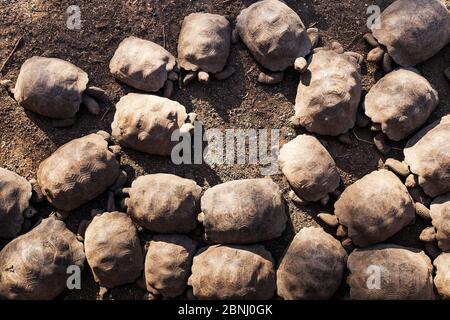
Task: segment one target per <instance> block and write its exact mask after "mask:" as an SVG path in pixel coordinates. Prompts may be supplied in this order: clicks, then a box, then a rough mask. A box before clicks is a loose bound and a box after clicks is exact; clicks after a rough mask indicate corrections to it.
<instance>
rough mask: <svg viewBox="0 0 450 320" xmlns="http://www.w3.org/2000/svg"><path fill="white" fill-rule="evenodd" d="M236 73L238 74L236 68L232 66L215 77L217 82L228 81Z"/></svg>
mask: <svg viewBox="0 0 450 320" xmlns="http://www.w3.org/2000/svg"><path fill="white" fill-rule="evenodd" d="M235 72H236V69H235V68H233V67H231V66H227V67H226V68H225V69H223V70H222V71H220V72H217V73H215V74H214V77H215V78H216V79H217V80H225V79H228V78H229V77H231V76H232V75H233V74H234V73H235Z"/></svg>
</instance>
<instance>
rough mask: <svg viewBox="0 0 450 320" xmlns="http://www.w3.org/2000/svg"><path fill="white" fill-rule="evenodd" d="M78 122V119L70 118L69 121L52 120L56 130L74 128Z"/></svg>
mask: <svg viewBox="0 0 450 320" xmlns="http://www.w3.org/2000/svg"><path fill="white" fill-rule="evenodd" d="M76 121H77V118H76V117H73V118H68V119H53V120H52V127H54V128H66V127H70V126H73V125H74V124H75V122H76Z"/></svg>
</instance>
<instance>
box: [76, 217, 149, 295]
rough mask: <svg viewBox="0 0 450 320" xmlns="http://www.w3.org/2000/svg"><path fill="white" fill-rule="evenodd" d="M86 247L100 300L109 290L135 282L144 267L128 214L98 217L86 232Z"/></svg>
mask: <svg viewBox="0 0 450 320" xmlns="http://www.w3.org/2000/svg"><path fill="white" fill-rule="evenodd" d="M84 247H85V250H86V260H87V262H88V264H89V267H90V268H91V271H92V274H93V275H94V280H95V281H96V282H98V284H99V285H100V293H99V295H100V298H103V295H104V294H105V293H106V291H107V290H108V289H111V288H114V287H118V286H121V285H124V284H127V283H132V282H134V281H135V280H136V279H137V278H138V277H139V276H140V275H141V272H142V269H143V268H144V256H143V250H142V247H141V244H140V240H139V236H138V232H137V229H136V227H135V226H134V224H133V221H132V220H131V218H130V217H129V216H128V215H127V214H125V213H122V212H117V211H115V212H105V213H103V214H101V215H100V214H99V215H96V216H95V217H94V218H93V220H92V221H91V222H90V224H89V226H88V227H87V229H86V233H85V237H84Z"/></svg>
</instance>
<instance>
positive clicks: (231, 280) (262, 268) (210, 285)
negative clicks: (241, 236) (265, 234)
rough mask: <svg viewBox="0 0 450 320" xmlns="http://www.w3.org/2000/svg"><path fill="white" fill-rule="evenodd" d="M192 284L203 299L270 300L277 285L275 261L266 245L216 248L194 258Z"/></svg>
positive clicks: (190, 283)
mask: <svg viewBox="0 0 450 320" xmlns="http://www.w3.org/2000/svg"><path fill="white" fill-rule="evenodd" d="M188 285H189V286H191V287H192V290H193V295H194V297H195V298H197V299H200V300H268V299H270V298H272V297H273V295H274V292H275V289H276V283H275V271H274V261H273V258H272V256H271V254H270V253H269V252H268V251H267V250H266V249H265V248H264V247H263V246H262V245H252V246H226V245H215V246H210V247H206V248H203V249H201V250H200V251H199V252H198V253H197V254H196V256H195V257H194V262H193V264H192V275H191V276H190V277H189V280H188Z"/></svg>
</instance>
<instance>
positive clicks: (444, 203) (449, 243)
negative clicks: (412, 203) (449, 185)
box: [422, 193, 450, 251]
mask: <svg viewBox="0 0 450 320" xmlns="http://www.w3.org/2000/svg"><path fill="white" fill-rule="evenodd" d="M430 217H431V222H432V224H433V227H432V228H433V230H430V229H429V230H428V231H429V232H431V233H430V237H428V239H422V240H426V242H433V241H435V240H436V241H437V244H438V246H439V248H440V249H441V250H442V251H450V193H447V194H445V195H442V196H440V197H437V198H436V199H434V200H433V202H432V203H431V206H430Z"/></svg>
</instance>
